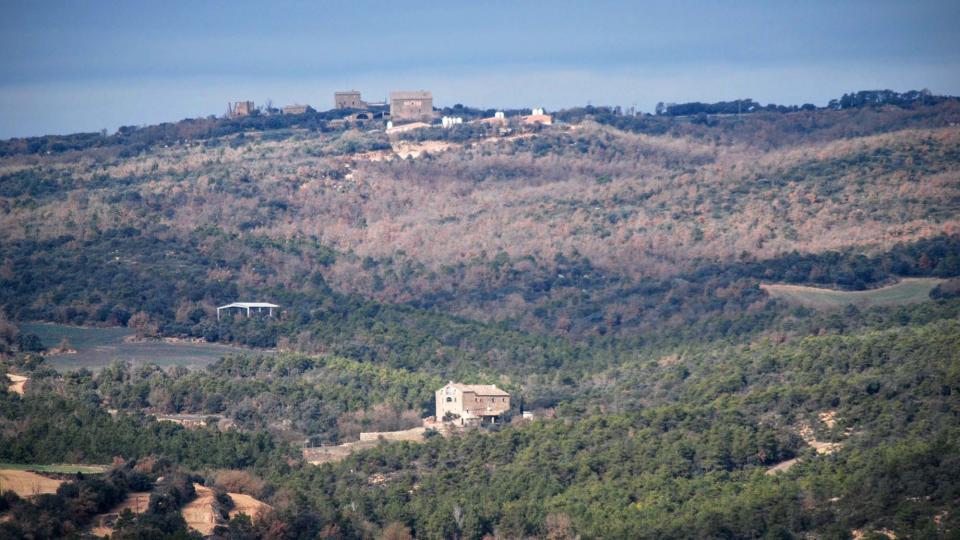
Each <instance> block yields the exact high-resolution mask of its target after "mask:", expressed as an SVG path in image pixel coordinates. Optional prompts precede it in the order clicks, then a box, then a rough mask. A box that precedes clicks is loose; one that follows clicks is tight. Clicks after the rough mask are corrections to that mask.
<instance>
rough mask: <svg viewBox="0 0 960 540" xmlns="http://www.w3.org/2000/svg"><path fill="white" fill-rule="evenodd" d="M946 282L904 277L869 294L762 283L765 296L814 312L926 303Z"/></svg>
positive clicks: (870, 291) (865, 292)
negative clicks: (849, 307)
mask: <svg viewBox="0 0 960 540" xmlns="http://www.w3.org/2000/svg"><path fill="white" fill-rule="evenodd" d="M944 281H945V280H942V279H937V278H905V279H903V280H901V281H900V282H899V283H896V284H894V285H890V286H887V287H881V288H879V289H871V290H869V291H835V290H833V289H821V288H818V287H807V286H804V285H783V284H776V283H762V284H760V288H761V289H763V290H765V291H767V294H769V295H770V296H772V297H774V298H779V299H781V300H783V301H785V302H788V303H791V304H798V305H802V306H806V307H811V308H815V309H831V308H839V307H846V306H850V305H855V306H860V307H873V306H902V305H905V304H915V303H918V302H925V301H927V300H929V299H930V291H932V290H933V289H934V287H936V286H937V285H939V284H941V283H943V282H944Z"/></svg>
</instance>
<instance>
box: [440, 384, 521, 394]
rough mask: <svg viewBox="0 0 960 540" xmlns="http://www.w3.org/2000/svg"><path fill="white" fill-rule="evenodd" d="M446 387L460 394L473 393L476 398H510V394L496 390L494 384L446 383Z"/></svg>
mask: <svg viewBox="0 0 960 540" xmlns="http://www.w3.org/2000/svg"><path fill="white" fill-rule="evenodd" d="M447 387H452V388H456V389H457V390H460V391H461V392H473V393H474V394H476V395H478V396H497V397H510V394H508V393H507V392H505V391H503V390H501V389H499V388H497V385H495V384H461V383H455V382H450V383H447Z"/></svg>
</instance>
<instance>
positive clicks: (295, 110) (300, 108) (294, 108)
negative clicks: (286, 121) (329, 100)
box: [283, 105, 310, 114]
mask: <svg viewBox="0 0 960 540" xmlns="http://www.w3.org/2000/svg"><path fill="white" fill-rule="evenodd" d="M309 109H310V106H309V105H287V106H286V107H284V108H283V114H304V113H306V112H307V111H308V110H309Z"/></svg>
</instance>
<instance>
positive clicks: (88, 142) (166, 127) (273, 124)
mask: <svg viewBox="0 0 960 540" xmlns="http://www.w3.org/2000/svg"><path fill="white" fill-rule="evenodd" d="M353 112H354V111H352V110H349V109H333V110H329V111H324V112H317V111H314V110H312V109H310V110H308V111H307V112H306V113H303V114H292V115H291V114H284V115H280V114H272V115H262V114H259V113H256V114H252V115H250V116H243V117H240V118H218V117H215V116H208V117H206V118H187V119H185V120H181V121H179V122H164V123H163V124H158V125H155V126H145V127H137V126H122V127H121V128H120V129H118V130H117V132H116V133H114V134H113V135H107V134H105V133H103V132H100V133H73V134H70V135H45V136H43V137H26V138H15V139H8V140H5V141H0V157H5V156H12V155H17V154H47V153H60V152H68V151H78V150H88V149H92V148H111V147H112V148H118V147H119V148H122V150H121V151H120V157H127V156H133V155H136V154H138V153H140V152H141V151H144V150H147V149H149V148H150V147H152V146H155V145H158V144H176V143H179V142H183V141H196V140H208V139H215V138H217V137H225V136H228V135H233V134H235V133H243V132H245V131H271V130H280V129H291V128H299V129H309V130H313V131H329V130H330V128H328V127H327V122H329V121H330V120H338V119H341V118H344V117H346V116H348V115H349V114H351V113H353Z"/></svg>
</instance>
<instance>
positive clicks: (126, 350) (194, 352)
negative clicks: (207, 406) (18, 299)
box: [19, 323, 269, 371]
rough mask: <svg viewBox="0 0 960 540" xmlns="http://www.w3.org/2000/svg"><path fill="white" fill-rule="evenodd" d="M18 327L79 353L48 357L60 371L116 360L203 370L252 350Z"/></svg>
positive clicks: (123, 331)
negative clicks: (229, 357)
mask: <svg viewBox="0 0 960 540" xmlns="http://www.w3.org/2000/svg"><path fill="white" fill-rule="evenodd" d="M19 326H20V331H21V332H25V333H31V334H36V335H37V336H39V337H40V340H41V341H43V344H44V345H46V346H47V347H56V346H57V345H59V344H60V342H61V341H62V340H63V339H66V340H67V341H68V342H69V344H70V346H71V347H72V348H74V349H76V350H77V353H76V354H58V355H50V356H49V357H48V358H47V364H48V365H49V366H50V367H52V368H54V369H57V370H60V371H68V370H72V369H79V368H84V367H85V368H89V369H93V370H97V369H99V368H102V367H104V366H107V365H109V364H110V363H111V362H113V361H114V360H116V359H119V360H126V361H128V362H130V363H132V364H148V363H149V364H157V365H159V366H174V365H179V366H188V367H202V366H205V365H207V364H209V363H211V362H215V361H216V360H218V359H220V358H221V357H224V356H229V355H231V354H237V353H242V352H249V351H250V350H249V349H244V348H242V347H231V346H229V345H221V344H219V343H166V342H156V341H148V342H139V343H128V342H126V341H124V338H126V337H127V336H129V335H131V334H133V332H132V331H131V330H129V329H127V328H78V327H76V326H65V325H60V324H45V323H21V324H19ZM259 352H260V353H261V354H269V353H268V352H264V351H259Z"/></svg>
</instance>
